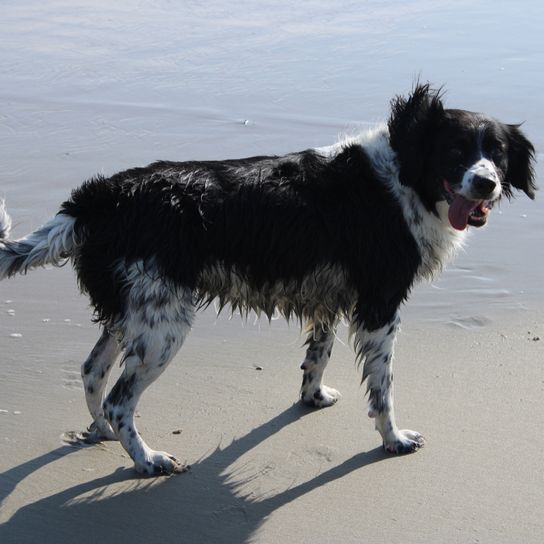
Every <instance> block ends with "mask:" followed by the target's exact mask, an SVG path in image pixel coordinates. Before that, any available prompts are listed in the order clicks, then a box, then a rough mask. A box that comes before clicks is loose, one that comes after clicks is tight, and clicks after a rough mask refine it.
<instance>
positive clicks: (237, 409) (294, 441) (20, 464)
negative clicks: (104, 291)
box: [0, 0, 544, 544]
mask: <svg viewBox="0 0 544 544" xmlns="http://www.w3.org/2000/svg"><path fill="white" fill-rule="evenodd" d="M110 4H111V3H106V2H94V3H93V4H92V7H89V5H87V4H86V3H84V2H77V1H76V2H62V1H61V0H54V1H51V2H48V3H47V5H42V4H41V3H38V2H33V1H29V2H26V3H24V4H23V3H18V2H11V3H10V2H8V3H6V7H5V8H4V11H5V15H3V19H2V21H0V36H1V37H2V38H3V39H2V41H1V42H0V68H2V73H3V74H4V75H3V78H2V80H1V81H0V97H1V98H2V102H3V110H2V112H1V113H0V153H1V156H2V164H1V165H0V180H1V181H0V196H1V197H3V198H6V200H7V203H8V209H9V211H10V213H11V214H12V216H13V218H14V221H15V227H14V235H15V236H22V235H24V234H26V233H27V232H29V231H30V230H32V229H34V228H36V227H37V226H38V225H40V224H41V223H43V222H44V221H45V220H47V219H48V218H49V217H50V216H51V215H52V214H54V213H55V212H56V210H57V207H58V205H59V203H60V202H61V201H62V200H64V199H65V198H67V196H68V195H69V193H70V190H71V189H72V188H73V187H75V186H77V185H78V184H79V183H80V182H81V181H82V180H84V179H85V178H87V177H89V176H91V175H93V174H95V173H98V172H102V173H105V174H109V173H113V172H115V171H117V170H120V169H123V168H128V167H132V166H135V165H142V164H146V163H148V162H150V161H152V160H155V159H159V158H165V159H175V160H183V159H194V158H221V157H224V158H226V157H240V156H248V155H254V154H262V153H283V152H287V151H293V150H298V149H303V148H306V147H310V146H317V145H324V144H327V143H332V142H333V141H334V140H335V138H336V137H337V135H338V134H340V133H343V132H346V131H351V130H355V129H356V128H357V127H363V128H364V127H366V126H368V125H370V124H372V123H374V122H377V121H381V120H383V119H384V118H386V117H387V109H388V101H389V99H390V98H391V97H392V96H393V95H394V94H396V93H402V92H406V91H407V90H408V89H409V88H410V86H411V84H412V81H413V79H414V77H415V76H416V75H417V74H418V73H421V77H422V78H423V79H430V80H432V81H434V82H436V83H437V84H441V83H444V84H446V87H447V89H448V93H447V95H446V101H447V104H448V105H449V106H451V107H462V108H467V109H472V110H485V111H488V112H490V113H492V114H494V115H496V116H497V117H499V118H500V119H502V120H504V121H507V122H520V121H523V120H526V124H525V126H524V129H525V131H526V133H527V134H528V135H529V137H530V138H531V139H532V140H533V142H534V143H535V145H536V147H537V150H540V149H542V143H543V138H542V128H544V117H543V114H542V108H541V105H540V99H539V97H540V90H541V88H542V76H541V74H542V73H544V71H543V70H542V68H543V66H542V62H543V61H542V59H541V56H539V54H538V47H539V41H538V40H539V39H537V37H538V36H539V35H540V34H539V31H538V30H537V29H538V21H539V20H541V18H542V15H543V14H544V8H543V7H541V6H537V5H536V4H535V5H534V7H533V8H532V10H533V12H531V13H529V11H530V10H523V13H521V11H522V10H520V9H519V7H516V6H515V5H512V6H506V5H502V4H501V6H500V8H497V7H496V4H492V3H490V2H489V3H488V2H482V3H480V4H478V6H477V7H473V6H472V4H470V3H468V2H466V3H465V2H456V3H455V4H451V5H450V4H447V3H444V4H441V5H440V7H437V6H436V5H435V3H431V2H424V1H418V2H413V3H409V4H406V3H404V2H383V3H373V2H371V3H363V4H365V9H363V8H362V7H361V5H359V4H350V3H347V2H346V3H344V2H342V3H335V7H331V6H332V4H331V5H330V4H328V3H325V2H320V1H316V2H309V3H300V4H299V5H298V6H297V7H292V6H291V5H290V4H288V3H287V2H285V3H282V2H279V3H275V4H273V3H268V2H264V3H259V7H258V8H257V7H255V6H254V5H253V4H251V5H250V4H246V3H244V2H239V3H237V4H236V5H234V6H233V5H227V4H223V3H221V2H211V3H206V6H205V7H204V6H203V5H201V4H198V3H186V4H184V7H183V8H181V7H177V6H175V5H174V4H172V3H169V2H166V1H160V2H154V3H151V2H141V3H140V4H139V5H138V8H137V9H134V8H133V4H132V3H129V2H117V3H116V7H113V6H111V5H110ZM288 5H289V8H288V7H287V6H288ZM339 6H341V7H339ZM484 23H485V24H484ZM537 173H538V174H541V168H540V167H538V169H537ZM538 177H540V176H538ZM538 197H540V195H538ZM542 202H543V201H542V198H537V201H535V202H530V201H529V200H528V199H526V198H522V197H521V196H520V198H519V199H517V200H515V201H514V202H513V203H511V204H509V203H508V202H504V203H503V204H502V205H501V207H500V209H498V210H494V211H493V212H492V217H491V220H490V225H489V226H488V227H487V228H485V229H482V230H478V231H474V232H473V233H472V235H471V239H470V241H469V244H468V245H467V247H466V249H465V250H464V251H463V252H462V254H460V255H459V256H458V258H457V259H455V261H454V262H453V263H452V264H451V265H450V266H449V267H448V269H447V270H446V272H445V273H444V274H443V275H442V276H441V277H440V278H438V279H437V280H436V281H435V282H433V283H432V284H428V285H423V286H419V287H418V288H417V289H416V290H415V292H414V294H413V297H412V300H411V301H410V303H409V304H408V305H407V306H406V307H405V308H404V309H403V313H402V317H403V327H402V332H401V334H400V336H399V340H398V343H397V349H396V362H395V384H396V390H395V395H396V408H397V410H396V411H397V417H398V421H399V424H400V425H401V426H402V427H407V428H412V429H415V430H418V431H420V432H421V433H423V434H424V435H425V437H426V439H427V444H426V446H425V448H423V449H422V450H421V451H420V452H418V453H417V454H415V455H410V456H404V457H391V456H388V455H385V454H384V453H383V452H382V450H381V448H380V447H379V446H380V444H379V440H378V435H377V433H376V432H375V431H374V430H373V428H372V422H371V421H370V420H368V418H367V416H366V401H365V399H364V394H363V393H364V388H361V387H360V385H359V382H360V373H359V372H358V371H357V370H356V369H355V368H354V364H353V360H354V357H353V353H352V350H351V347H350V346H349V345H348V341H347V338H346V331H345V329H342V330H341V331H340V334H339V336H340V338H339V341H338V342H337V343H336V345H335V348H334V352H333V358H332V360H331V364H330V365H329V368H328V369H327V380H326V382H327V383H328V384H329V385H331V386H333V387H335V388H338V389H339V390H340V391H341V392H342V394H343V396H342V398H341V399H340V401H339V403H338V404H337V405H336V406H334V407H332V408H330V409H325V410H319V411H312V410H309V409H306V408H305V407H303V406H301V405H300V404H299V403H297V402H296V401H297V391H298V387H299V385H300V383H299V382H300V370H299V368H298V367H299V363H300V361H301V360H302V356H303V349H302V347H301V345H302V342H303V338H302V337H301V336H300V334H299V331H298V330H297V328H296V327H295V326H292V327H289V326H287V325H286V324H285V323H284V322H283V321H281V320H278V321H273V322H272V324H271V325H269V324H268V323H267V322H263V321H254V320H249V321H248V322H246V323H244V322H242V321H241V320H240V319H239V318H237V317H234V318H232V319H230V320H229V319H228V318H227V317H226V316H220V317H219V318H216V316H215V314H214V313H213V311H211V310H209V311H206V312H204V313H202V314H200V315H199V317H198V319H197V322H196V324H195V327H194V330H193V332H192V334H191V335H190V337H189V339H188V341H187V343H186V345H184V347H183V349H182V350H181V352H180V354H178V356H177V357H176V359H175V360H174V362H173V363H172V364H171V365H170V367H169V368H168V370H167V371H166V375H165V376H164V377H163V378H161V379H160V380H159V381H158V382H157V383H155V384H154V385H153V386H152V387H151V388H150V389H149V391H148V392H147V393H146V394H145V395H144V397H143V400H142V401H141V403H140V405H139V412H140V414H141V417H140V419H139V426H140V428H141V431H142V433H143V435H144V437H145V438H146V440H147V441H148V442H149V443H150V444H152V445H153V446H154V447H157V448H160V449H165V450H167V451H170V452H171V453H173V454H175V455H176V456H177V457H179V458H180V459H181V460H183V461H186V462H187V463H188V464H190V465H191V470H190V471H189V472H187V473H185V474H181V475H178V476H175V477H170V478H159V479H156V480H151V479H140V478H137V477H136V475H135V474H134V472H133V471H132V469H131V462H130V460H129V459H128V457H127V456H126V454H125V453H124V451H123V450H122V448H121V447H120V446H119V445H118V444H115V443H106V444H104V445H101V446H92V447H80V446H77V445H74V444H73V443H71V442H70V440H68V438H69V437H70V431H79V430H83V429H84V427H85V426H86V425H88V424H89V423H90V418H89V415H88V413H87V409H86V407H85V402H84V392H83V389H82V385H81V379H80V377H79V367H80V365H81V362H82V361H83V360H84V359H85V357H86V355H87V353H88V352H89V351H90V349H91V348H92V346H93V344H94V342H95V341H96V339H97V337H98V329H97V327H96V326H95V325H93V324H92V323H91V322H90V311H89V308H88V303H87V300H86V299H85V298H84V297H83V296H81V295H80V294H79V293H78V291H77V286H76V283H75V280H74V277H73V273H72V271H71V270H70V269H69V268H68V267H65V268H62V269H46V270H38V271H35V272H32V273H31V274H29V275H28V277H19V278H15V279H12V280H9V281H6V282H2V283H1V284H0V352H1V354H2V356H1V357H0V376H1V378H0V471H1V474H0V501H1V503H0V541H1V542H2V543H12V542H14V543H15V542H17V543H21V542H45V543H49V544H53V543H56V542H59V541H62V540H64V541H68V542H82V543H83V542H97V541H99V540H100V541H103V542H114V541H118V540H119V539H123V541H124V540H127V541H128V540H129V539H130V541H132V542H136V543H137V542H150V541H151V542H155V541H157V542H158V541H164V542H187V543H194V542H233V543H238V542H259V543H261V542H262V543H276V542H295V541H296V542H315V541H317V540H321V541H326V542H346V543H352V542H353V543H355V542H375V541H382V542H387V543H399V544H401V543H402V544H405V543H427V542H428V543H435V542H448V543H450V542H451V543H456V542H460V543H461V542H463V543H466V542H493V543H511V542H527V543H533V542H534V543H537V542H541V541H542V537H543V535H544V522H543V520H542V515H541V513H542V511H544V476H543V472H542V463H543V457H542V451H543V449H544V438H543V437H542V432H541V429H542V428H543V425H544V415H543V414H544V412H543V410H542V400H543V397H544V373H543V371H542V361H543V349H544V288H543V287H542V269H543V264H544V263H543V260H544V254H543V252H542V233H543V232H544V214H543V212H544V204H543V203H542Z"/></svg>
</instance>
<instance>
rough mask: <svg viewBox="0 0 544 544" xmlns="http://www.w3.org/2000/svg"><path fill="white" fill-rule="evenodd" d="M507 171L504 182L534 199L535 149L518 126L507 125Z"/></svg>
mask: <svg viewBox="0 0 544 544" xmlns="http://www.w3.org/2000/svg"><path fill="white" fill-rule="evenodd" d="M507 137H508V169H507V171H506V181H507V182H508V183H509V184H510V185H511V186H512V187H515V188H516V189H519V190H520V191H523V192H524V193H525V194H526V195H527V196H528V197H529V198H530V199H534V198H535V191H536V190H537V187H536V184H535V181H534V178H535V172H534V169H533V164H534V161H535V148H534V147H533V144H532V143H531V142H530V141H529V140H528V139H527V138H526V137H525V135H524V134H523V132H521V130H520V129H519V125H507Z"/></svg>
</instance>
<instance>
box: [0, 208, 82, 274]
mask: <svg viewBox="0 0 544 544" xmlns="http://www.w3.org/2000/svg"><path fill="white" fill-rule="evenodd" d="M3 213H4V215H7V214H6V212H5V210H4V211H3ZM8 217H9V216H8ZM0 221H1V219H0ZM8 223H9V221H8ZM3 224H4V225H6V224H7V223H3ZM74 225H75V219H74V218H73V217H70V216H68V215H64V214H58V215H56V216H55V217H53V219H51V220H50V221H48V222H47V223H46V224H45V225H43V227H40V228H39V229H38V230H36V231H35V232H33V233H31V234H29V235H28V236H25V237H24V238H20V239H19V240H9V241H8V240H0V248H2V249H3V250H4V251H2V253H1V257H0V279H4V278H5V277H7V276H8V275H10V269H11V266H12V265H13V263H14V262H16V261H17V260H20V259H22V262H21V263H20V264H19V265H18V266H17V270H16V272H23V273H25V272H27V271H28V270H29V269H31V268H36V267H38V266H45V265H46V264H54V265H56V266H61V265H63V264H64V263H65V262H66V261H67V260H68V258H69V256H70V255H71V254H72V251H73V249H74V247H75V246H76V245H77V242H76V238H75V232H74ZM0 227H1V223H0Z"/></svg>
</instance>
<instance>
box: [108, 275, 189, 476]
mask: <svg viewBox="0 0 544 544" xmlns="http://www.w3.org/2000/svg"><path fill="white" fill-rule="evenodd" d="M133 266H136V265H133ZM130 275H131V274H130V273H129V276H130ZM193 319H194V305H193V301H192V293H191V292H190V291H189V290H185V289H180V288H177V287H176V286H174V285H172V284H170V283H169V282H167V281H165V280H164V279H162V278H160V276H159V275H158V274H157V273H154V272H153V270H146V271H144V273H143V274H141V276H140V277H139V278H136V279H134V278H131V287H130V292H129V294H128V303H127V308H126V313H125V316H124V318H123V319H122V320H120V322H119V325H118V326H119V334H120V336H121V337H122V346H123V348H124V354H123V358H122V361H123V365H124V371H123V373H122V375H121V377H120V378H119V380H118V381H117V383H116V384H115V385H114V387H113V388H112V390H111V392H110V394H109V395H108V397H107V398H106V400H105V402H104V413H105V415H106V418H107V420H108V421H109V422H110V424H111V426H112V428H113V430H114V432H115V434H116V435H117V438H118V439H119V441H120V442H121V444H122V446H123V447H124V448H125V450H126V451H127V452H128V454H129V455H130V457H131V458H132V460H133V461H134V464H135V468H136V470H137V471H138V472H140V473H143V474H154V475H158V474H169V473H172V472H176V471H179V470H180V469H181V466H180V464H179V462H178V461H177V460H176V459H175V458H174V457H173V456H172V455H170V454H168V453H166V452H161V451H154V450H152V449H151V448H150V447H149V446H148V445H147V444H146V443H145V442H144V440H143V439H142V437H141V436H140V434H139V433H138V430H137V429H136V425H135V423H134V412H135V409H136V405H137V403H138V400H139V399H140V396H141V395H142V393H143V392H144V391H145V389H146V388H147V387H148V386H149V385H150V384H151V383H153V382H154V381H155V380H156V379H157V378H158V377H159V376H160V375H161V374H162V372H163V371H164V370H165V369H166V367H167V366H168V363H170V361H171V360H172V358H173V357H174V355H175V354H176V352H177V351H178V349H179V348H180V347H181V345H182V343H183V341H184V339H185V337H186V336H187V334H188V333H189V331H190V328H191V324H192V322H193Z"/></svg>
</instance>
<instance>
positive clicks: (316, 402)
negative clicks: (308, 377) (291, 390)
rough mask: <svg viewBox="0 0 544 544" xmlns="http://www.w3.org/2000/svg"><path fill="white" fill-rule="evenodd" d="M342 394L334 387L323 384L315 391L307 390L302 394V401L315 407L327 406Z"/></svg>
mask: <svg viewBox="0 0 544 544" xmlns="http://www.w3.org/2000/svg"><path fill="white" fill-rule="evenodd" d="M341 396H342V395H341V394H340V393H339V392H338V391H337V390H336V389H333V388H332V387H327V386H326V385H322V386H321V387H319V388H318V389H316V390H314V391H306V392H303V393H302V395H301V398H302V402H304V404H307V405H308V406H313V407H315V408H326V407H327V406H332V405H333V404H335V403H336V401H337V400H338V399H339V398H340V397H341Z"/></svg>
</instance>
